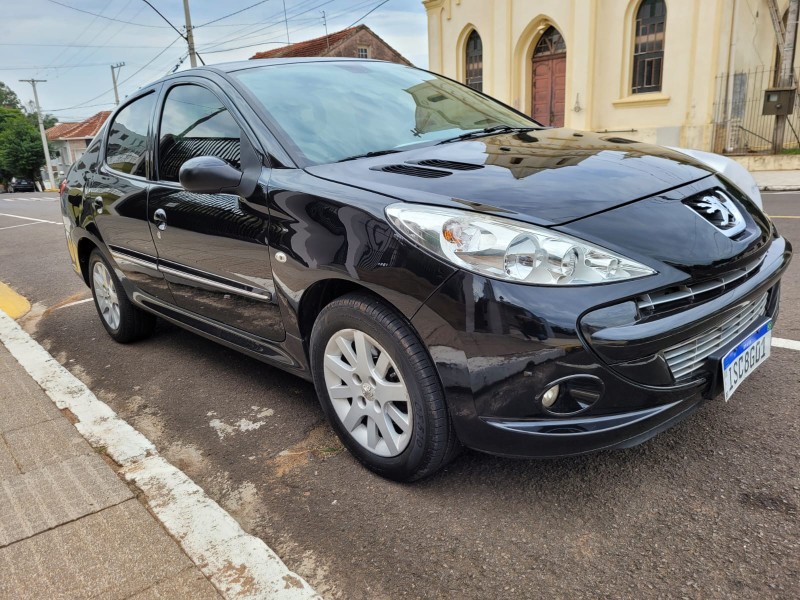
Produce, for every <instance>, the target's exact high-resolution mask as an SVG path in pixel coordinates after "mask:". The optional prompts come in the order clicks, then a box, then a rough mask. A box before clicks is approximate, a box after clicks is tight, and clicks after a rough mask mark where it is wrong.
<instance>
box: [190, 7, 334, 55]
mask: <svg viewBox="0 0 800 600" xmlns="http://www.w3.org/2000/svg"><path fill="white" fill-rule="evenodd" d="M314 1H315V0H311V2H314ZM335 1H336V0H326V1H325V2H321V3H319V4H316V5H314V6H312V7H310V8H308V9H306V10H304V11H301V12H297V13H294V14H293V15H290V16H289V19H294V18H295V17H299V16H300V15H304V14H306V13H309V12H311V11H313V10H316V9H318V8H322V7H323V6H326V5H327V4H331V3H332V2H335ZM295 8H298V6H296V7H295ZM282 12H283V11H280V12H277V13H274V14H273V15H270V18H272V17H277V16H279V15H280V14H281V13H282ZM314 21H319V19H314ZM283 23H284V19H279V20H277V21H273V22H271V23H269V24H268V25H266V26H265V27H261V28H259V29H255V30H253V31H251V32H249V33H247V34H246V35H239V36H236V33H238V32H233V33H232V34H230V35H231V37H228V39H226V40H223V41H219V42H212V43H211V45H209V46H206V50H203V52H206V53H208V52H209V50H208V48H217V47H219V46H222V45H224V44H227V43H230V42H233V41H243V40H246V39H252V38H254V37H256V36H257V35H258V34H260V33H261V32H263V31H265V30H267V29H271V28H273V27H277V26H278V25H282V24H283ZM302 29H307V27H306V28H298V29H294V31H301V30H302ZM233 36H236V37H233ZM255 45H258V44H255ZM252 46H253V44H250V45H247V46H237V47H236V48H228V50H238V49H240V48H251V47H252ZM215 52H219V51H215Z"/></svg>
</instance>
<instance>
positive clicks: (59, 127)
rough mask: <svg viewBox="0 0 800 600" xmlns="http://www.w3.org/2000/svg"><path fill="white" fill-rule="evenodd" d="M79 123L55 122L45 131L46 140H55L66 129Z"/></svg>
mask: <svg viewBox="0 0 800 600" xmlns="http://www.w3.org/2000/svg"><path fill="white" fill-rule="evenodd" d="M78 125H80V123H56V124H55V125H53V126H52V127H51V128H50V129H48V130H47V131H45V133H46V134H47V139H48V140H57V139H59V138H60V137H61V136H62V135H63V134H65V133H66V132H67V131H71V130H72V129H75V128H76V127H77V126H78Z"/></svg>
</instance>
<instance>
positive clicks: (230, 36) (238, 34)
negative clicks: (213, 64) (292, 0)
mask: <svg viewBox="0 0 800 600" xmlns="http://www.w3.org/2000/svg"><path fill="white" fill-rule="evenodd" d="M316 1H317V0H302V2H300V3H299V4H297V5H295V6H294V10H297V9H298V8H300V7H303V6H306V5H308V4H311V3H313V2H316ZM333 1H334V0H328V2H326V3H329V2H333ZM304 12H307V11H304ZM299 14H303V13H295V14H293V15H292V17H290V18H293V17H296V16H298V15H299ZM282 15H283V10H279V11H277V12H274V13H272V14H271V15H268V16H267V17H266V19H265V20H264V21H261V22H256V23H253V24H251V25H246V26H245V27H242V28H241V29H237V30H235V31H231V32H229V33H227V34H225V35H223V36H220V37H218V38H216V39H214V40H211V41H210V42H208V43H206V48H216V47H219V46H222V45H224V44H228V43H230V42H233V41H241V40H242V39H243V38H245V39H246V38H247V37H250V36H251V35H253V34H255V33H257V32H259V31H263V30H264V29H269V28H271V27H273V26H274V25H277V24H279V23H283V19H282V18H279V17H281V16H282ZM272 19H279V20H278V21H273V20H272ZM265 24H266V27H259V26H260V25H265ZM254 27H257V29H253V28H254ZM247 29H249V30H250V32H249V33H246V34H245V33H244V31H245V30H247Z"/></svg>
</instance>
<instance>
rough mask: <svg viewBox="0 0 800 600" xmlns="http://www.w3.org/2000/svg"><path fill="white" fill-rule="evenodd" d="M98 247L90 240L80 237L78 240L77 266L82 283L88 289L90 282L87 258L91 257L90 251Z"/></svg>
mask: <svg viewBox="0 0 800 600" xmlns="http://www.w3.org/2000/svg"><path fill="white" fill-rule="evenodd" d="M98 247H99V246H98V245H97V244H96V243H95V242H94V241H93V240H92V239H91V238H88V237H82V238H81V239H80V240H78V265H79V266H80V269H81V276H82V277H83V281H84V283H86V285H87V286H89V287H91V282H90V281H89V257H90V256H91V255H92V251H93V250H94V249H95V248H98Z"/></svg>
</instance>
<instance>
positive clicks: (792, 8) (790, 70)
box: [772, 0, 800, 154]
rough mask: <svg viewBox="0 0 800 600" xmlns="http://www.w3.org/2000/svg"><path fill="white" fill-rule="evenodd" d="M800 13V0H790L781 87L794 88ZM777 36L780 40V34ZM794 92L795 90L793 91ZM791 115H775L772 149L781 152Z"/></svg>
mask: <svg viewBox="0 0 800 600" xmlns="http://www.w3.org/2000/svg"><path fill="white" fill-rule="evenodd" d="M798 13H800V0H789V8H788V14H787V16H786V33H785V36H784V38H783V44H781V46H780V51H781V67H780V71H779V72H778V85H777V87H780V88H793V87H794V84H795V81H794V47H795V38H796V37H797V17H798ZM777 34H778V32H777V31H776V36H775V37H776V38H777V39H778V40H779V41H780V36H779V35H777ZM792 93H794V92H792ZM788 120H789V117H788V116H786V115H776V116H775V132H774V134H773V136H772V151H773V152H774V153H775V154H779V153H780V152H781V151H782V150H783V137H784V134H785V133H786V122H787V121H788Z"/></svg>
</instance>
